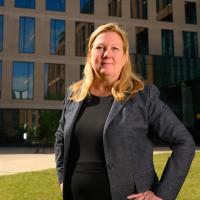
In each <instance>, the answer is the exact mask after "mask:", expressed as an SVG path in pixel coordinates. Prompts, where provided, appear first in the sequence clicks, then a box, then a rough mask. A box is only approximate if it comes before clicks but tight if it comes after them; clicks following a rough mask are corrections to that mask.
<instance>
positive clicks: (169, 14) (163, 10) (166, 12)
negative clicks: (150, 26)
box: [156, 0, 173, 22]
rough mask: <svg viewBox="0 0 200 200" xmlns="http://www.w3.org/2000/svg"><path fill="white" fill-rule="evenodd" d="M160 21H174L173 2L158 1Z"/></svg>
mask: <svg viewBox="0 0 200 200" xmlns="http://www.w3.org/2000/svg"><path fill="white" fill-rule="evenodd" d="M156 11H157V20H158V21H168V22H172V21H173V8H172V0H156Z"/></svg>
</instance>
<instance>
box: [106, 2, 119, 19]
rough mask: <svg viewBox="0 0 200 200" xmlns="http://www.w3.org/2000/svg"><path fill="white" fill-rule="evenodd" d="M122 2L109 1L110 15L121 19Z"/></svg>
mask: <svg viewBox="0 0 200 200" xmlns="http://www.w3.org/2000/svg"><path fill="white" fill-rule="evenodd" d="M121 12H122V11H121V0H108V15H109V16H113V17H121Z"/></svg>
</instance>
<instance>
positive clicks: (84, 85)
mask: <svg viewBox="0 0 200 200" xmlns="http://www.w3.org/2000/svg"><path fill="white" fill-rule="evenodd" d="M110 31H111V32H115V33H117V34H118V35H119V36H120V37H121V39H122V42H123V50H124V54H125V56H126V62H125V64H124V67H123V68H122V71H121V74H120V77H119V79H118V80H117V81H116V83H115V84H114V85H113V87H112V90H111V93H112V95H113V97H114V99H115V100H116V101H124V100H126V99H129V98H130V97H132V96H135V95H136V94H137V93H138V92H139V91H140V90H143V88H144V83H143V81H142V79H141V78H140V77H139V76H138V75H136V74H135V73H133V71H132V66H131V61H130V56H129V43H128V39H127V34H126V32H125V31H124V30H122V28H121V27H120V26H119V25H117V24H115V23H108V24H104V25H102V26H99V27H98V28H97V29H96V30H95V31H94V32H93V33H92V34H91V36H90V39H89V42H88V51H87V61H86V64H85V68H84V72H83V75H84V76H83V79H82V80H80V81H78V82H76V83H74V84H73V85H71V86H70V90H71V91H72V95H71V97H70V100H72V101H76V102H79V101H82V100H84V99H85V98H86V97H87V96H88V94H89V90H90V88H91V86H92V84H93V81H94V72H93V68H92V66H91V64H90V62H89V58H88V57H89V55H88V53H89V52H90V51H91V49H92V47H93V43H94V41H95V39H96V37H97V36H98V35H99V34H101V33H103V32H110Z"/></svg>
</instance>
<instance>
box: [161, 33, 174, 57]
mask: <svg viewBox="0 0 200 200" xmlns="http://www.w3.org/2000/svg"><path fill="white" fill-rule="evenodd" d="M161 34H162V55H163V56H173V55H174V34H173V30H164V29H162V30H161Z"/></svg>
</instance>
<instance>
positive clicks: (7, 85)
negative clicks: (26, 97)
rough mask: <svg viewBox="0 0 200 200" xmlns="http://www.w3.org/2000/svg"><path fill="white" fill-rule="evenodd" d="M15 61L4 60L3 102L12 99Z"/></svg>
mask: <svg viewBox="0 0 200 200" xmlns="http://www.w3.org/2000/svg"><path fill="white" fill-rule="evenodd" d="M12 65H13V63H12V61H11V60H3V61H2V88H1V89H2V94H1V99H2V101H3V102H5V103H6V102H8V101H10V100H11V99H12V80H13V79H12V78H13V77H12V76H13V67H12Z"/></svg>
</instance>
